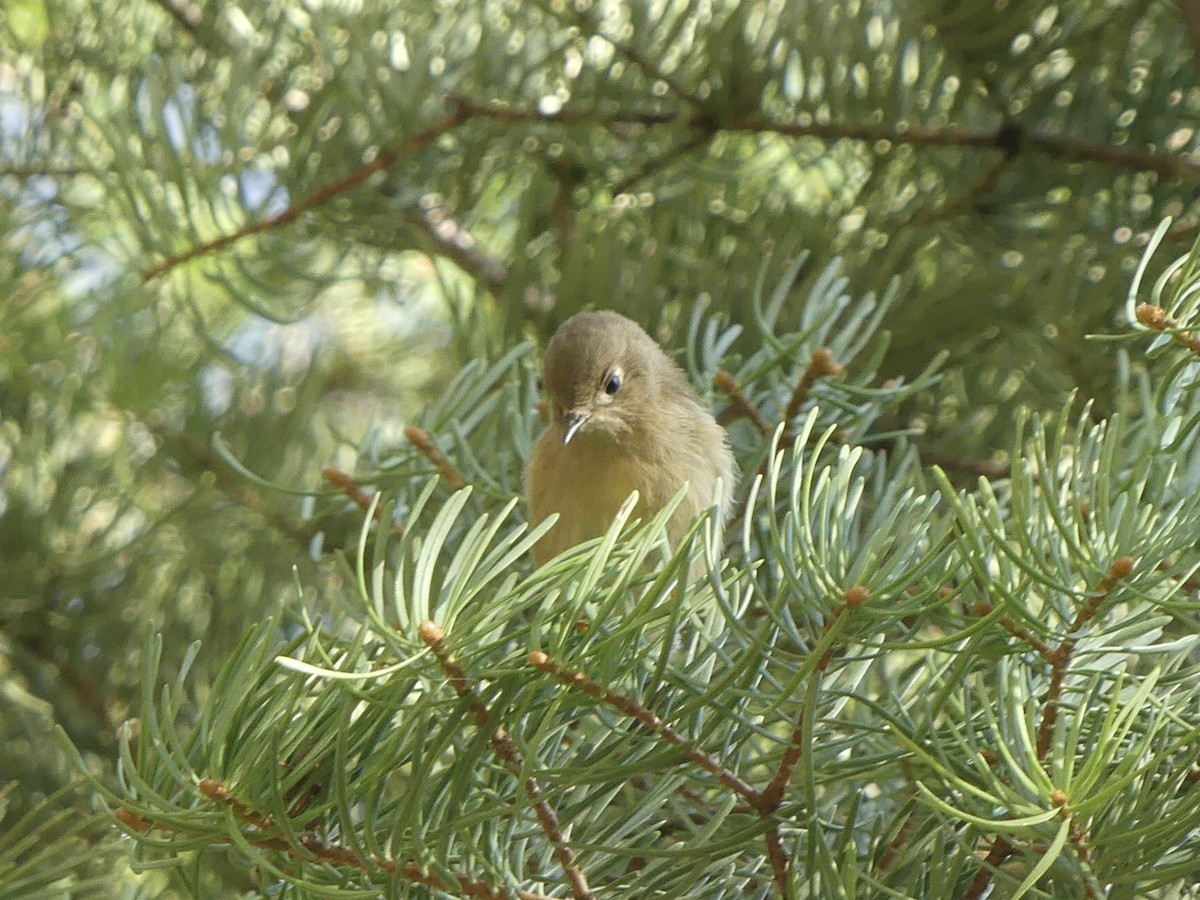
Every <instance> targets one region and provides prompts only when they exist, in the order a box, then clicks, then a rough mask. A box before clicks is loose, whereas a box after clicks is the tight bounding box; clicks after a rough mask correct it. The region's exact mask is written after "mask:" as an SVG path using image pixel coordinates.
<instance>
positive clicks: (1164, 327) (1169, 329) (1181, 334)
mask: <svg viewBox="0 0 1200 900" xmlns="http://www.w3.org/2000/svg"><path fill="white" fill-rule="evenodd" d="M1135 313H1136V314H1137V320H1138V321H1139V322H1141V323H1142V324H1143V325H1145V326H1146V327H1147V328H1153V329H1154V330H1155V331H1160V332H1162V333H1163V334H1169V335H1170V336H1171V339H1172V340H1174V341H1175V342H1176V343H1177V344H1180V345H1182V346H1184V347H1186V348H1187V349H1188V350H1189V351H1191V352H1192V353H1194V354H1195V355H1196V356H1200V337H1196V336H1195V335H1194V334H1193V333H1192V332H1190V331H1188V330H1186V329H1185V328H1184V327H1183V326H1182V325H1180V323H1179V322H1177V321H1175V320H1174V319H1172V318H1171V317H1170V316H1168V315H1167V311H1166V310H1165V309H1163V308H1162V307H1161V306H1155V305H1153V304H1151V303H1139V304H1138V305H1137V309H1136V310H1135Z"/></svg>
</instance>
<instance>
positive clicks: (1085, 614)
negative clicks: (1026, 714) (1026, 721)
mask: <svg viewBox="0 0 1200 900" xmlns="http://www.w3.org/2000/svg"><path fill="white" fill-rule="evenodd" d="M1132 571H1133V558H1132V557H1130V556H1121V557H1118V558H1117V559H1116V560H1114V561H1113V564H1112V565H1111V566H1110V567H1109V569H1108V574H1106V575H1105V576H1104V577H1103V578H1102V579H1100V583H1099V584H1097V585H1096V590H1095V592H1094V594H1093V595H1092V596H1091V597H1089V598H1088V599H1087V600H1085V601H1084V602H1083V603H1081V604H1080V605H1079V609H1078V611H1077V612H1076V613H1075V621H1074V622H1072V623H1071V634H1077V633H1078V632H1079V629H1081V628H1082V627H1083V626H1084V625H1086V624H1087V623H1088V622H1090V621H1091V620H1092V619H1093V618H1094V617H1095V615H1096V612H1097V611H1098V610H1099V609H1100V604H1102V603H1103V602H1104V601H1105V599H1107V597H1108V595H1109V594H1110V593H1112V591H1113V588H1115V587H1116V586H1117V582H1118V581H1121V580H1122V579H1124V578H1126V577H1128V575H1129V573H1130V572H1132ZM1075 644H1076V639H1075V638H1073V637H1068V638H1064V639H1063V641H1062V643H1061V644H1059V645H1058V647H1057V648H1055V649H1054V650H1053V651H1052V652H1051V656H1050V657H1049V659H1050V687H1049V688H1048V689H1047V691H1046V705H1045V706H1044V707H1043V708H1042V721H1041V723H1040V724H1039V726H1038V733H1037V745H1036V746H1037V757H1038V759H1040V760H1042V761H1045V759H1046V753H1047V752H1048V751H1049V750H1050V740H1051V738H1052V737H1053V735H1054V725H1055V723H1056V722H1057V721H1058V705H1059V702H1060V700H1061V699H1062V686H1063V682H1064V681H1065V680H1066V677H1067V670H1068V669H1069V668H1070V667H1071V661H1072V658H1073V657H1074V655H1075Z"/></svg>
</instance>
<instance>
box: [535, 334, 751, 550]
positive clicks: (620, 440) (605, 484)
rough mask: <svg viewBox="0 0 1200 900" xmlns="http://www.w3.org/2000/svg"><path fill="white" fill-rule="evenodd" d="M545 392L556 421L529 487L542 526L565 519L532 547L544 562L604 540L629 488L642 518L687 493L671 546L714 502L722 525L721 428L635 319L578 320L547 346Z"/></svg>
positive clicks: (725, 472)
mask: <svg viewBox="0 0 1200 900" xmlns="http://www.w3.org/2000/svg"><path fill="white" fill-rule="evenodd" d="M542 384H543V387H544V389H545V391H546V393H547V394H548V395H549V396H548V400H549V411H550V422H549V425H548V426H547V427H546V430H545V431H544V432H543V433H542V435H541V436H540V437H539V438H538V439H537V441H536V442H535V443H534V446H533V451H532V453H531V454H530V458H529V464H528V466H527V467H526V471H525V489H526V496H527V500H528V504H529V509H530V513H531V517H532V520H533V523H534V524H535V525H536V524H538V523H540V522H542V521H543V520H544V519H546V518H547V517H548V516H550V515H551V514H552V513H558V521H557V522H555V524H554V525H553V526H551V528H550V530H549V531H548V532H547V533H546V534H545V535H544V536H543V537H542V538H541V539H540V540H539V541H538V543H537V544H536V545H535V547H534V550H533V555H534V560H535V562H536V563H537V564H538V565H541V564H543V563H545V562H547V561H549V560H550V559H553V558H554V557H555V556H557V555H558V554H560V553H562V552H563V551H564V550H567V549H568V548H570V547H574V546H575V545H577V544H580V543H582V542H584V541H587V540H589V539H591V538H596V537H599V536H601V535H603V534H604V533H605V532H606V531H607V530H608V528H609V527H610V526H611V525H612V522H613V518H614V517H615V516H616V514H617V512H618V511H619V510H620V508H621V506H622V505H623V504H624V502H625V501H626V499H627V498H628V497H629V495H630V494H631V493H632V492H633V491H637V492H638V501H637V505H636V507H635V508H634V513H633V514H634V515H635V516H639V517H640V518H641V519H642V520H643V521H645V520H646V519H648V518H650V517H652V516H653V515H655V514H656V513H657V512H659V511H660V510H661V509H662V508H663V507H664V506H665V505H666V504H667V503H668V502H670V501H671V499H672V498H673V497H674V496H675V495H676V494H677V493H678V492H679V490H680V489H681V488H682V487H683V486H684V485H685V484H686V485H687V486H688V489H687V494H686V496H684V498H683V500H682V502H681V503H680V504H679V506H677V507H676V509H675V511H674V512H673V513H672V514H671V518H670V520H669V521H668V523H667V537H668V540H669V541H670V542H671V544H672V545H677V544H678V541H679V540H680V538H682V537H683V535H684V534H685V533H686V532H687V529H688V527H689V526H690V524H691V522H692V520H693V519H694V518H695V517H696V516H697V515H698V514H699V513H700V512H702V511H703V510H705V509H707V508H709V507H710V506H711V505H712V504H713V501H714V499H717V500H718V503H719V506H720V513H719V524H721V525H724V523H725V522H726V521H727V519H728V517H729V513H730V510H731V509H732V506H733V489H734V481H735V479H736V473H737V467H736V464H735V462H734V458H733V453H732V451H731V450H730V447H729V441H728V439H727V437H726V435H725V430H724V429H723V428H722V427H721V426H720V425H718V424H717V421H716V419H714V418H713V415H712V413H711V412H710V411H709V409H708V408H707V407H706V406H705V405H704V404H703V403H701V401H700V399H699V398H698V397H697V395H696V392H695V390H694V389H693V387H692V385H691V383H690V382H689V381H688V378H687V376H686V375H685V374H684V372H683V370H682V369H680V368H679V366H678V365H676V363H675V362H674V361H673V360H672V359H671V358H670V357H669V356H667V354H666V353H665V352H664V351H663V349H662V347H660V346H659V344H658V343H657V342H656V341H655V340H654V339H653V338H652V337H650V335H648V334H647V333H646V332H645V331H644V330H643V329H642V328H641V326H639V325H638V324H637V323H636V322H634V321H632V320H631V319H628V318H626V317H625V316H623V315H621V314H620V313H617V312H613V311H612V310H600V311H596V312H582V313H577V314H576V315H573V316H571V317H570V318H569V319H567V320H566V321H565V322H563V323H562V325H560V326H559V328H558V330H557V331H556V332H555V333H554V336H553V337H552V338H551V340H550V343H549V344H548V345H547V347H546V353H545V358H544V361H543V372H542ZM718 481H720V495H719V497H717V496H716V493H717V489H718V487H717V483H718Z"/></svg>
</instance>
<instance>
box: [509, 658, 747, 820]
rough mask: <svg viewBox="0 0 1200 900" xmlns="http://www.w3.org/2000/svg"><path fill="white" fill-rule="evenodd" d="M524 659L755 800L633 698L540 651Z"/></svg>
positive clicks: (734, 776) (722, 768) (738, 781)
mask: <svg viewBox="0 0 1200 900" xmlns="http://www.w3.org/2000/svg"><path fill="white" fill-rule="evenodd" d="M528 659H529V664H530V665H531V666H533V667H534V668H535V669H540V670H541V671H543V672H545V673H546V674H547V675H553V676H554V677H555V678H557V679H558V680H559V681H561V682H562V683H563V684H565V685H566V686H567V687H570V688H574V689H575V690H577V691H582V692H583V693H585V694H587V695H588V696H590V697H595V698H596V699H597V700H599V701H601V702H602V703H607V704H608V705H609V706H611V707H613V708H614V709H616V710H619V711H620V712H622V713H624V714H625V715H627V716H629V718H631V719H633V720H635V721H636V722H638V723H639V724H640V725H642V726H644V727H645V728H646V729H647V730H648V731H650V732H651V733H652V734H654V735H656V736H657V737H660V738H662V740H664V741H665V742H666V743H668V744H670V745H671V746H672V747H678V748H679V749H680V750H682V751H683V754H684V755H685V756H686V757H687V758H688V759H690V760H691V761H692V762H694V763H695V764H696V765H697V766H699V767H700V768H701V769H703V770H704V771H705V772H708V773H709V774H710V775H714V776H716V778H717V780H718V781H720V782H721V784H723V785H725V786H726V787H727V788H729V789H730V790H731V791H733V792H734V793H735V794H738V795H739V796H742V797H745V798H746V799H747V800H751V801H753V800H754V798H755V797H756V796H757V794H756V792H755V790H754V788H752V787H751V786H750V785H749V784H747V783H746V782H745V781H743V780H742V779H741V778H739V777H738V776H737V774H735V773H734V772H733V771H731V770H730V769H727V768H726V767H725V766H723V765H722V764H721V762H720V760H718V759H717V758H716V757H714V756H711V755H710V754H708V753H705V752H704V751H703V750H701V749H700V748H698V747H697V746H695V745H694V744H693V743H691V741H689V740H688V739H687V738H685V737H684V736H683V735H681V734H680V733H679V732H677V731H676V730H675V729H673V728H672V727H671V726H670V725H668V724H667V723H666V722H664V721H663V720H662V719H660V718H659V717H658V716H657V715H656V714H655V713H653V712H651V711H650V710H649V709H647V708H646V707H645V706H643V705H642V704H641V703H639V702H638V701H637V700H635V699H634V698H632V697H627V696H625V695H624V694H618V693H616V692H615V691H611V690H609V689H608V688H606V687H604V685H602V684H597V683H596V682H594V681H590V680H589V679H588V677H587V676H586V675H584V674H583V673H582V672H576V671H573V670H571V669H567V668H565V667H564V666H562V665H561V664H560V663H558V662H557V661H555V660H553V659H551V658H550V657H549V656H547V655H546V654H545V653H543V652H542V651H540V650H534V651H533V652H532V653H530V654H529V657H528Z"/></svg>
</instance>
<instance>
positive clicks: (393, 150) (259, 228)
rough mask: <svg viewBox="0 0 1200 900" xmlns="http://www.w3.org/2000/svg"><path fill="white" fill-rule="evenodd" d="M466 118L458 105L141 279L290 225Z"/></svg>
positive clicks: (181, 254) (156, 268)
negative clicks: (267, 214) (275, 211)
mask: <svg viewBox="0 0 1200 900" xmlns="http://www.w3.org/2000/svg"><path fill="white" fill-rule="evenodd" d="M466 119H467V112H466V110H464V109H463V108H462V107H457V108H455V109H454V110H452V111H451V112H449V113H447V114H446V115H444V116H442V118H440V119H438V120H437V121H435V122H434V123H433V124H431V125H430V126H429V127H428V128H425V129H424V130H423V131H419V132H417V133H416V134H414V135H411V136H410V137H407V138H405V139H404V140H402V141H400V142H398V143H396V144H394V145H392V146H391V147H389V148H387V149H385V150H383V151H381V152H380V153H379V155H378V156H376V157H375V158H374V159H373V160H371V161H370V162H368V163H364V164H363V165H361V166H359V167H358V168H356V169H354V170H353V171H351V172H350V173H348V174H347V175H344V176H342V177H341V178H339V179H338V180H337V181H334V182H332V183H330V184H327V185H325V187H323V188H321V189H320V190H317V191H316V192H314V193H312V194H309V196H308V197H306V198H305V199H303V200H301V201H300V202H298V203H295V204H293V205H292V206H289V207H288V208H287V209H285V210H284V211H283V212H281V213H280V214H279V215H277V216H272V217H271V218H269V219H263V220H262V221H259V222H254V223H252V224H250V225H247V226H245V227H244V228H241V229H239V230H238V231H235V232H233V233H232V234H227V235H223V236H222V237H219V238H215V239H214V240H211V241H208V242H206V243H204V244H200V245H199V246H196V247H192V248H191V249H189V250H186V251H184V252H183V253H180V254H178V255H176V256H172V257H169V258H168V259H166V260H164V261H163V262H161V263H159V264H158V265H156V266H153V267H152V268H150V269H147V270H146V271H145V272H143V273H142V281H143V282H145V281H152V280H154V279H155V278H158V277H159V276H160V275H165V274H166V273H167V272H170V271H171V270H172V269H174V268H175V267H177V266H180V265H182V264H183V263H186V262H191V261H192V260H194V259H198V258H199V257H201V256H205V255H207V254H209V253H212V252H214V251H216V250H222V249H224V248H225V247H228V246H230V245H231V244H235V243H237V242H238V241H240V240H242V239H243V238H246V237H250V236H251V235H254V234H263V233H265V232H268V231H273V230H275V229H276V228H281V227H283V226H284V225H289V224H291V223H292V222H294V221H296V220H297V219H298V218H300V217H301V216H302V215H304V214H305V213H307V212H311V211H312V210H314V209H317V208H318V207H321V206H323V205H325V204H326V203H328V202H329V201H330V200H332V199H334V198H335V197H339V196H341V195H342V194H345V193H348V192H349V191H352V190H353V189H354V188H356V187H358V186H359V185H360V184H362V183H363V182H364V181H366V180H367V179H368V178H370V177H371V176H372V175H374V174H375V173H376V172H382V171H384V170H385V169H390V168H391V167H392V166H394V165H395V164H396V163H397V162H399V161H400V160H402V159H407V158H408V157H410V156H412V155H413V154H414V153H417V152H418V151H420V150H423V149H424V148H425V147H427V146H429V145H430V144H432V143H433V142H434V141H436V140H437V139H438V138H440V137H441V136H442V135H443V134H445V133H446V132H448V131H452V130H453V129H455V128H457V127H458V126H459V125H461V124H462V123H463V122H465V121H466Z"/></svg>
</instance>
